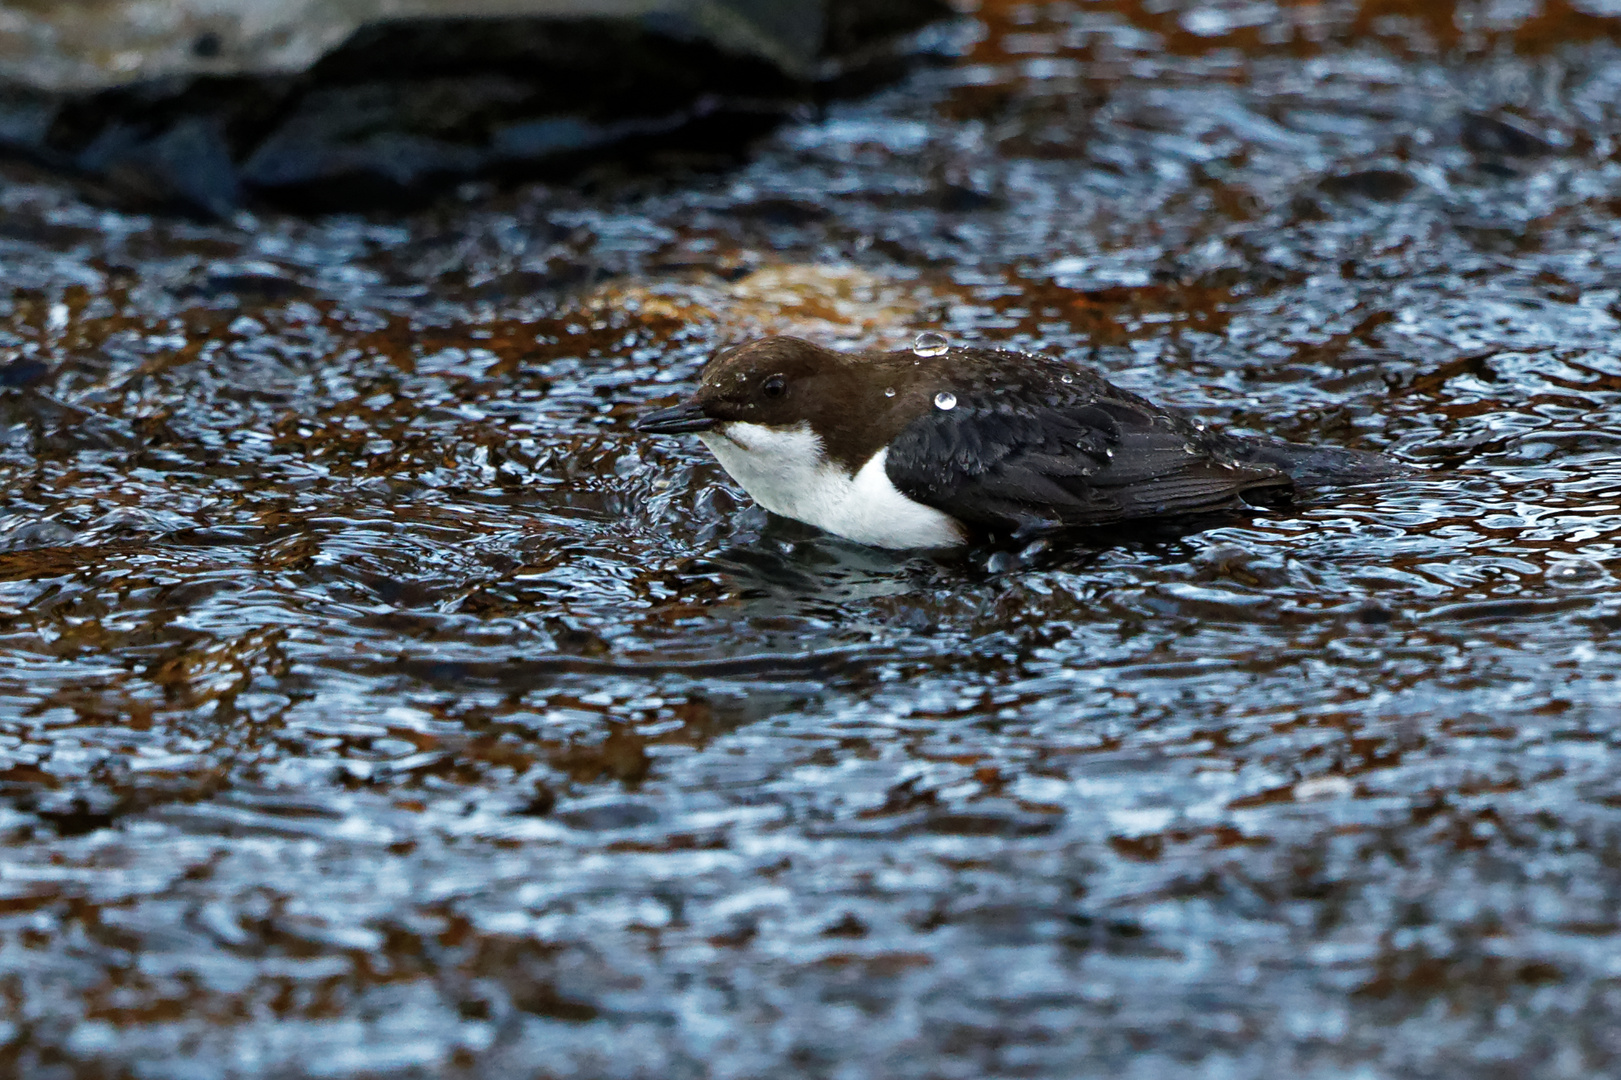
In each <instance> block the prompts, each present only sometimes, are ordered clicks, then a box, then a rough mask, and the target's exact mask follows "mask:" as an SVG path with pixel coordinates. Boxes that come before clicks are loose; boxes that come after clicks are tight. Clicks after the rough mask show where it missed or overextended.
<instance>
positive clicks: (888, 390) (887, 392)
mask: <svg viewBox="0 0 1621 1080" xmlns="http://www.w3.org/2000/svg"><path fill="white" fill-rule="evenodd" d="M884 396H885V397H894V396H895V388H894V387H893V386H886V387H884Z"/></svg>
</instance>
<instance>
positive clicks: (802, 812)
mask: <svg viewBox="0 0 1621 1080" xmlns="http://www.w3.org/2000/svg"><path fill="white" fill-rule="evenodd" d="M1160 8H1161V5H1154V4H1149V3H1133V2H1114V3H1100V4H1087V5H1081V4H1076V5H1067V4H1050V5H1047V4H1044V5H1014V4H1006V3H1000V2H997V3H987V4H986V6H985V8H984V10H982V11H980V12H979V13H977V14H975V15H973V16H970V17H966V18H965V19H963V20H962V21H961V22H959V23H957V24H956V25H954V26H947V27H942V28H937V29H935V30H933V31H930V32H928V34H927V35H926V39H925V40H924V42H923V51H924V54H925V55H923V56H921V57H920V58H919V61H918V63H917V66H916V67H915V69H914V70H913V72H912V73H911V74H910V75H909V76H907V77H906V78H905V79H904V80H902V81H901V82H899V83H897V84H895V85H893V86H891V87H889V88H887V89H882V90H879V91H876V92H874V93H872V94H871V95H869V96H865V97H860V98H855V99H846V100H840V101H837V102H834V103H831V104H830V105H828V106H827V108H826V109H825V111H823V112H821V113H819V114H817V115H814V116H807V117H806V118H805V119H803V120H800V121H796V122H793V123H790V124H788V125H786V126H784V127H782V128H780V129H778V130H777V131H776V132H775V133H774V134H772V135H770V136H769V137H767V138H765V139H764V140H763V141H761V142H759V143H757V144H756V145H754V146H753V147H752V148H751V149H750V150H749V152H748V154H747V155H746V161H745V162H744V163H743V164H741V165H735V166H731V167H725V166H724V163H723V162H717V161H715V160H713V159H711V158H709V157H706V156H704V155H701V154H691V153H689V154H686V155H684V156H683V155H681V154H676V153H673V152H665V154H664V156H663V157H662V158H660V159H659V160H658V161H656V162H654V163H653V165H654V166H655V167H654V168H652V169H651V170H650V169H649V168H648V167H647V164H648V163H647V162H641V163H639V165H638V167H637V169H635V170H629V171H627V170H625V169H622V168H617V167H613V166H602V167H600V168H598V169H596V170H594V171H591V172H588V173H586V174H584V175H582V176H580V177H578V178H576V179H574V180H571V181H568V182H561V181H560V182H557V183H554V184H549V185H532V186H524V187H519V188H515V189H512V188H498V187H493V186H479V185H475V186H472V187H469V188H465V189H463V190H462V191H461V192H459V193H457V194H453V195H450V196H447V198H446V199H444V200H443V201H441V202H439V203H438V204H436V205H435V206H433V207H432V208H429V209H426V210H423V211H420V212H417V213H413V214H411V215H408V216H399V215H394V216H377V217H367V216H364V215H350V216H336V217H327V218H317V219H299V218H294V217H284V216H277V215H275V214H272V213H268V212H266V213H264V214H261V215H260V216H252V215H249V214H244V215H243V216H241V217H239V218H237V219H235V220H233V221H230V222H228V223H223V224H214V225H204V224H197V223H188V222H186V221H181V220H170V219H163V218H153V217H147V216H142V215H138V214H133V213H129V212H127V211H113V210H106V209H103V208H100V207H98V206H97V205H95V204H94V203H93V202H89V201H85V199H84V198H82V197H81V193H80V192H79V191H77V190H76V189H75V188H73V187H72V186H71V185H70V184H68V183H66V182H63V181H56V180H52V179H50V178H48V177H44V176H41V175H38V174H23V173H21V172H17V173H16V174H15V175H13V176H11V178H10V180H9V181H8V182H7V183H6V184H5V185H4V187H3V188H0V270H3V274H4V281H5V284H6V286H7V287H8V296H9V298H8V299H6V300H5V301H4V303H3V305H0V387H3V390H0V691H3V695H4V698H3V701H0V1074H5V1075H16V1076H24V1077H30V1078H33V1080H47V1078H57V1077H64V1078H66V1077H81V1076H83V1077H109V1078H111V1077H143V1078H144V1077H165V1078H167V1077H174V1078H177V1080H179V1078H191V1077H209V1078H213V1077H224V1076H237V1077H305V1076H320V1077H372V1076H389V1077H394V1076H400V1077H441V1076H469V1077H473V1076H477V1077H512V1078H517V1077H541V1076H545V1077H577V1078H593V1080H594V1078H620V1077H650V1078H651V1077H657V1078H661V1080H663V1078H682V1077H691V1078H700V1077H734V1078H746V1077H763V1076H775V1077H787V1076H794V1077H799V1076H804V1077H827V1078H854V1077H878V1076H882V1077H896V1078H902V1077H915V1078H919V1080H923V1078H930V1080H933V1078H947V1077H962V1078H981V1077H993V1076H994V1077H1053V1078H1060V1077H1061V1078H1080V1077H1111V1078H1144V1080H1149V1078H1153V1080H1160V1078H1166V1077H1211V1078H1215V1077H1291V1078H1294V1077H1299V1078H1306V1077H1322V1078H1328V1077H1336V1078H1337V1077H1366V1078H1380V1077H1403V1078H1406V1077H1470V1078H1488V1077H1501V1078H1510V1077H1514V1078H1519V1077H1526V1076H1537V1077H1546V1078H1552V1077H1572V1078H1589V1077H1595V1076H1601V1075H1609V1074H1611V1073H1612V1072H1614V1071H1615V1070H1617V1069H1621V1028H1618V1027H1617V1024H1616V1022H1615V1017H1616V1015H1617V1013H1618V1010H1621V981H1618V980H1621V854H1618V853H1621V686H1618V683H1617V677H1618V674H1621V586H1618V581H1617V579H1618V577H1621V546H1618V544H1621V347H1618V329H1621V321H1618V319H1621V248H1618V246H1617V238H1618V235H1621V109H1618V105H1621V46H1618V44H1617V42H1618V40H1621V20H1617V19H1613V18H1608V17H1604V16H1603V14H1602V10H1601V6H1600V5H1598V4H1592V5H1581V4H1575V3H1571V2H1569V0H1543V2H1542V3H1540V4H1530V5H1518V6H1517V5H1511V4H1497V5H1472V4H1468V5H1458V6H1457V7H1456V8H1454V7H1453V6H1451V5H1447V4H1436V5H1430V6H1426V7H1423V8H1422V9H1421V11H1420V14H1417V15H1414V14H1410V13H1409V11H1410V8H1411V5H1408V4H1396V3H1386V2H1380V0H1368V2H1365V3H1362V4H1360V5H1358V4H1355V3H1344V2H1338V3H1323V4H1305V3H1302V4H1284V5H1281V6H1280V5H1279V4H1276V3H1268V2H1257V3H1247V4H1227V5H1223V6H1221V7H1200V8H1190V9H1186V10H1176V11H1162V10H1160ZM924 330H933V331H940V332H944V333H947V334H949V335H950V336H951V337H952V338H953V340H956V341H961V342H975V343H997V344H1005V345H1009V346H1015V347H1020V348H1028V349H1041V350H1046V351H1050V352H1052V353H1055V354H1057V355H1061V356H1064V357H1068V358H1071V359H1073V360H1074V361H1075V362H1078V363H1088V364H1092V365H1095V366H1097V367H1099V368H1101V369H1102V370H1104V371H1105V372H1106V373H1107V374H1108V375H1109V376H1110V377H1111V378H1112V379H1114V380H1116V381H1117V382H1119V383H1120V384H1122V385H1124V386H1127V387H1130V388H1131V389H1134V390H1137V391H1140V392H1143V393H1146V394H1149V395H1150V396H1153V397H1155V398H1156V399H1158V400H1161V401H1163V402H1165V403H1167V404H1172V405H1176V406H1180V407H1182V408H1184V409H1186V410H1189V411H1191V412H1193V413H1196V414H1198V415H1199V416H1201V417H1202V418H1205V419H1208V420H1210V421H1212V422H1217V423H1222V424H1226V425H1230V426H1233V427H1235V428H1238V429H1244V430H1251V431H1256V432H1267V433H1273V434H1281V435H1285V436H1288V437H1291V438H1295V439H1300V440H1303V441H1311V442H1320V443H1325V444H1337V445H1351V446H1358V447H1363V448H1371V449H1378V450H1383V451H1386V452H1389V453H1391V454H1393V455H1395V456H1396V457H1398V458H1400V459H1402V460H1404V461H1406V462H1408V463H1410V464H1412V465H1414V466H1417V467H1419V468H1421V469H1423V470H1426V471H1427V473H1428V475H1426V476H1423V477H1422V478H1419V479H1415V480H1403V481H1394V482H1389V483H1384V484H1379V485H1375V486H1369V487H1364V488H1358V489H1354V490H1347V491H1341V492H1337V493H1330V494H1328V495H1324V496H1320V497H1318V498H1315V499H1313V500H1310V501H1306V502H1303V503H1300V504H1298V505H1296V506H1293V507H1286V508H1281V509H1276V510H1270V511H1262V512H1258V513H1257V514H1256V515H1255V516H1253V517H1252V518H1247V519H1242V520H1234V521H1232V522H1229V523H1226V524H1223V525H1221V526H1219V527H1215V528H1211V529H1208V530H1206V531H1203V532H1198V533H1193V534H1190V535H1186V536H1181V537H1174V538H1172V537H1164V538H1152V537H1132V538H1123V539H1122V540H1121V542H1120V543H1118V544H1115V545H1112V546H1103V547H1096V546H1075V547H1069V548H1065V547H1063V546H1057V547H1054V548H1051V549H1049V550H1048V551H1046V552H1043V553H1041V555H1040V556H1039V557H1035V558H1031V559H1026V560H1023V561H1021V560H1019V559H1016V558H1015V559H1009V558H1007V557H1006V556H1005V555H1004V556H1000V557H999V556H996V555H993V554H989V553H983V552H981V553H975V554H974V555H972V556H967V557H963V558H958V559H931V558H924V557H906V556H904V555H897V554H893V553H880V552H875V551H871V550H865V549H861V548H858V547H854V546H852V545H849V544H845V543H842V542H839V541H836V540H833V539H830V538H828V537H825V536H822V535H819V534H816V533H814V532H812V531H810V530H807V529H803V528H800V527H798V526H795V525H792V524H791V523H784V522H781V521H770V520H768V519H767V517H766V516H765V515H764V514H763V513H762V512H761V511H760V510H758V509H756V508H753V507H752V506H750V504H749V503H748V500H747V498H746V497H745V496H743V495H742V494H741V493H740V492H739V491H738V490H737V489H736V488H735V487H734V486H733V485H732V484H731V483H730V482H729V481H728V480H727V479H726V477H725V476H724V475H723V474H722V473H721V472H720V471H719V469H718V468H717V466H716V465H715V464H714V463H713V461H712V460H710V459H709V458H708V457H707V456H706V454H705V453H704V452H703V451H702V448H701V447H699V446H697V445H689V444H688V443H687V442H682V441H676V440H669V439H655V438H649V437H646V436H642V435H638V434H636V433H634V432H633V431H632V427H631V425H632V422H633V420H634V418H635V417H636V416H637V415H638V414H639V413H641V412H642V411H644V410H646V409H649V408H652V407H655V406H657V405H661V404H667V403H669V402H670V401H672V400H674V399H675V397H676V395H678V394H679V393H681V392H682V390H683V389H684V388H685V387H686V386H688V385H689V384H690V381H691V380H692V378H693V376H694V374H695V372H696V371H697V370H698V367H699V365H700V364H701V363H702V361H703V359H704V358H705V357H706V356H707V355H709V354H710V353H711V352H712V351H713V350H714V349H715V348H716V347H717V346H719V345H722V344H725V343H729V342H732V341H736V340H738V339H740V338H743V337H747V336H752V335H755V334H759V333H764V332H773V331H778V332H780V331H786V332H795V333H801V334H805V335H808V336H812V337H816V338H818V339H820V340H824V341H828V342H832V343H843V344H850V345H871V344H881V345H886V346H898V345H903V344H905V343H906V342H908V341H910V340H911V338H912V337H913V335H915V334H917V333H918V332H920V331H924Z"/></svg>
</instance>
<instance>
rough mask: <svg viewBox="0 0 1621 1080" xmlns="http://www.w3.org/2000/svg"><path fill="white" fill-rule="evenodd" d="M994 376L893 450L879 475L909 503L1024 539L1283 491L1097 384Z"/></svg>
mask: <svg viewBox="0 0 1621 1080" xmlns="http://www.w3.org/2000/svg"><path fill="white" fill-rule="evenodd" d="M997 374H998V372H995V371H991V372H989V373H987V378H985V379H984V380H982V381H980V382H979V384H978V385H975V386H972V387H967V388H965V389H964V391H963V392H961V393H958V394H957V395H956V397H957V401H956V405H955V406H954V407H952V408H950V409H939V408H935V409H931V410H930V411H929V413H928V414H927V415H925V416H923V417H921V418H919V419H917V420H915V421H913V422H912V423H911V424H910V425H908V426H907V427H906V428H905V429H904V430H903V431H902V432H901V434H900V436H899V437H898V438H896V439H895V440H894V441H893V442H892V443H891V444H890V448H889V455H888V457H887V458H886V459H885V471H886V472H887V473H888V474H889V479H890V481H891V482H892V483H893V484H894V485H895V486H896V488H898V489H899V490H900V491H901V492H902V493H904V494H905V495H906V496H907V497H909V498H912V499H915V500H917V501H918V502H921V503H924V504H927V505H929V506H933V507H936V508H937V509H940V510H943V511H945V512H947V513H950V514H952V515H953V516H955V517H958V518H961V519H962V520H965V521H969V522H972V523H974V524H978V525H982V526H986V527H989V528H993V529H1012V530H1031V529H1037V528H1041V527H1044V526H1087V525H1107V524H1110V523H1113V522H1121V521H1131V520H1136V519H1146V518H1160V517H1173V516H1178V515H1187V514H1195V513H1200V512H1203V511H1209V510H1214V509H1218V508H1221V507H1224V506H1228V505H1231V504H1232V503H1233V502H1234V501H1235V500H1236V498H1237V497H1238V495H1239V494H1240V493H1241V492H1244V491H1248V490H1251V489H1253V488H1261V487H1288V486H1289V485H1290V483H1291V481H1290V479H1289V477H1288V475H1287V474H1286V473H1284V472H1283V471H1282V470H1280V469H1278V468H1277V467H1275V466H1273V465H1272V464H1270V463H1265V462H1248V463H1246V462H1242V461H1240V460H1239V459H1238V458H1237V457H1235V456H1233V454H1232V453H1231V449H1230V443H1232V440H1225V439H1220V440H1218V439H1216V438H1211V437H1207V436H1206V435H1205V434H1204V433H1203V432H1202V431H1200V430H1199V429H1198V428H1197V427H1195V426H1194V425H1192V424H1190V423H1188V422H1187V421H1185V420H1182V419H1180V418H1177V417H1173V416H1170V415H1168V414H1167V413H1165V412H1164V411H1162V410H1159V409H1156V408H1154V407H1153V406H1152V405H1150V404H1149V403H1148V402H1146V401H1143V400H1142V399H1141V398H1137V397H1135V396H1134V395H1131V394H1127V393H1125V392H1123V391H1119V390H1117V389H1116V388H1114V387H1112V386H1110V385H1109V384H1108V383H1106V382H1104V381H1103V380H1101V379H1098V378H1096V377H1091V376H1085V375H1082V374H1071V375H1070V379H1071V382H1072V383H1073V385H1070V384H1066V383H1064V382H1063V375H1064V374H1065V369H1064V368H1063V367H1062V366H1061V365H1057V364H1053V365H1051V366H1050V369H1049V367H1048V366H1047V365H1043V366H1042V368H1041V369H1039V370H1038V371H1037V373H1036V376H1035V377H1034V378H1033V379H1032V378H1031V369H1030V367H1029V358H1023V363H1022V364H1021V365H1020V366H1019V368H1017V369H1015V368H1012V367H1009V368H1008V369H1005V370H1004V371H1003V372H1001V373H1000V374H1003V375H1005V376H1007V377H1005V378H1000V379H998V378H996V375H997ZM1015 375H1017V376H1018V377H1019V381H1018V382H1012V381H1010V379H1011V378H1013V377H1014V376H1015Z"/></svg>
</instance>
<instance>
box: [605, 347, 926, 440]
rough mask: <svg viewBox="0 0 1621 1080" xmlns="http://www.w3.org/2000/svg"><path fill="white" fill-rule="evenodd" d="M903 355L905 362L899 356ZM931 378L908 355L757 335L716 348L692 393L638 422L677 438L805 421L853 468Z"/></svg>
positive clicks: (892, 430)
mask: <svg viewBox="0 0 1621 1080" xmlns="http://www.w3.org/2000/svg"><path fill="white" fill-rule="evenodd" d="M902 355H904V356H906V357H908V358H910V359H909V360H908V361H907V362H903V361H901V360H898V359H897V357H898V356H902ZM930 378H932V375H931V373H930V372H929V371H928V369H926V368H919V367H918V366H917V364H916V362H915V358H911V354H887V353H841V352H835V351H833V350H832V349H826V348H823V347H822V346H820V345H817V344H815V343H813V342H809V341H805V340H803V339H800V338H794V337H769V338H761V339H759V340H758V341H751V342H748V343H746V344H743V345H738V346H736V347H734V348H731V349H727V350H725V351H723V352H720V353H717V354H716V355H715V357H714V358H713V359H711V360H710V361H709V363H708V364H707V365H705V367H704V371H703V377H702V379H701V380H700V381H699V384H698V389H697V392H696V393H694V394H693V395H692V396H691V397H690V398H688V399H687V400H686V401H683V402H682V403H681V404H679V405H676V406H675V407H673V408H669V409H663V410H661V411H659V412H656V413H653V414H651V415H649V416H646V417H643V418H642V420H641V422H640V423H639V424H637V425H636V426H637V427H638V428H639V429H640V430H642V431H648V432H652V433H654V434H659V435H679V434H685V433H689V432H707V431H720V432H722V433H724V431H725V430H726V428H727V426H728V425H730V424H734V423H745V424H759V425H762V426H765V427H770V428H780V429H786V428H793V427H797V426H799V425H801V424H808V425H809V426H810V428H811V430H812V431H815V432H816V433H817V434H819V435H821V436H822V438H823V441H824V444H825V445H826V450H827V454H828V456H829V457H830V458H832V459H834V460H836V461H840V462H841V463H843V464H845V465H846V466H848V467H852V468H854V467H859V466H860V464H861V463H862V462H864V461H865V460H866V458H867V457H870V456H871V454H872V453H874V452H875V451H876V450H877V449H878V447H880V446H882V445H884V444H885V443H886V442H888V440H889V439H891V438H893V437H894V435H895V433H896V431H897V430H898V428H897V427H896V423H895V421H894V420H893V419H892V418H893V417H895V416H898V415H899V410H900V408H901V406H903V405H904V404H905V403H906V402H908V401H910V400H911V399H912V398H913V397H914V396H915V395H916V394H918V393H920V392H921V391H922V389H923V385H922V384H923V383H924V382H925V381H926V380H928V379H930Z"/></svg>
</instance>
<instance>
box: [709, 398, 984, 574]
mask: <svg viewBox="0 0 1621 1080" xmlns="http://www.w3.org/2000/svg"><path fill="white" fill-rule="evenodd" d="M699 438H701V439H703V441H704V445H706V446H708V447H709V449H710V452H711V453H713V454H714V455H715V458H716V460H718V461H719V462H720V464H721V467H722V468H724V469H725V470H726V471H727V472H728V473H730V474H731V476H732V479H733V480H736V481H737V482H738V483H739V484H742V485H743V490H744V491H747V492H748V493H749V495H750V497H752V498H753V499H754V501H755V502H757V503H759V504H760V505H761V506H763V507H765V508H766V509H767V510H770V511H771V512H772V513H773V514H781V515H782V516H783V517H790V518H793V519H794V520H795V521H803V522H805V523H806V524H808V525H815V526H816V527H817V528H819V529H826V530H827V531H828V532H830V533H836V534H837V535H839V536H843V537H845V538H847V539H850V540H854V541H856V542H857V543H861V544H872V545H873V546H874V547H886V548H923V547H949V546H951V545H954V544H960V543H962V541H963V533H962V529H961V528H960V527H959V526H958V525H957V523H956V522H955V521H953V520H952V519H951V518H949V517H947V516H946V515H945V514H942V513H941V512H940V511H938V510H936V509H934V508H933V507H929V506H924V505H923V504H922V503H919V502H913V501H912V500H911V499H908V498H907V497H906V496H905V495H902V494H901V493H900V492H899V491H898V490H896V488H895V485H894V484H892V483H890V482H889V474H888V473H886V472H884V459H885V458H886V457H887V456H888V454H889V450H888V448H887V447H886V448H885V449H883V450H880V451H878V453H876V454H874V455H873V456H872V457H871V458H869V459H868V460H867V462H866V464H864V465H862V466H861V468H860V470H858V471H857V472H856V474H855V475H854V476H851V475H850V474H849V473H847V472H845V471H844V470H843V469H841V468H839V467H838V465H836V464H834V463H833V462H831V461H829V460H828V458H827V453H826V452H825V450H824V449H823V447H822V440H821V439H820V438H819V437H818V436H817V435H816V434H815V432H813V431H811V429H810V425H809V424H799V425H797V426H795V427H791V428H774V427H767V426H765V425H764V424H748V423H743V422H741V421H734V422H732V423H729V424H726V425H725V426H724V427H723V428H721V429H719V430H716V431H706V432H704V433H702V434H701V435H699Z"/></svg>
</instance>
